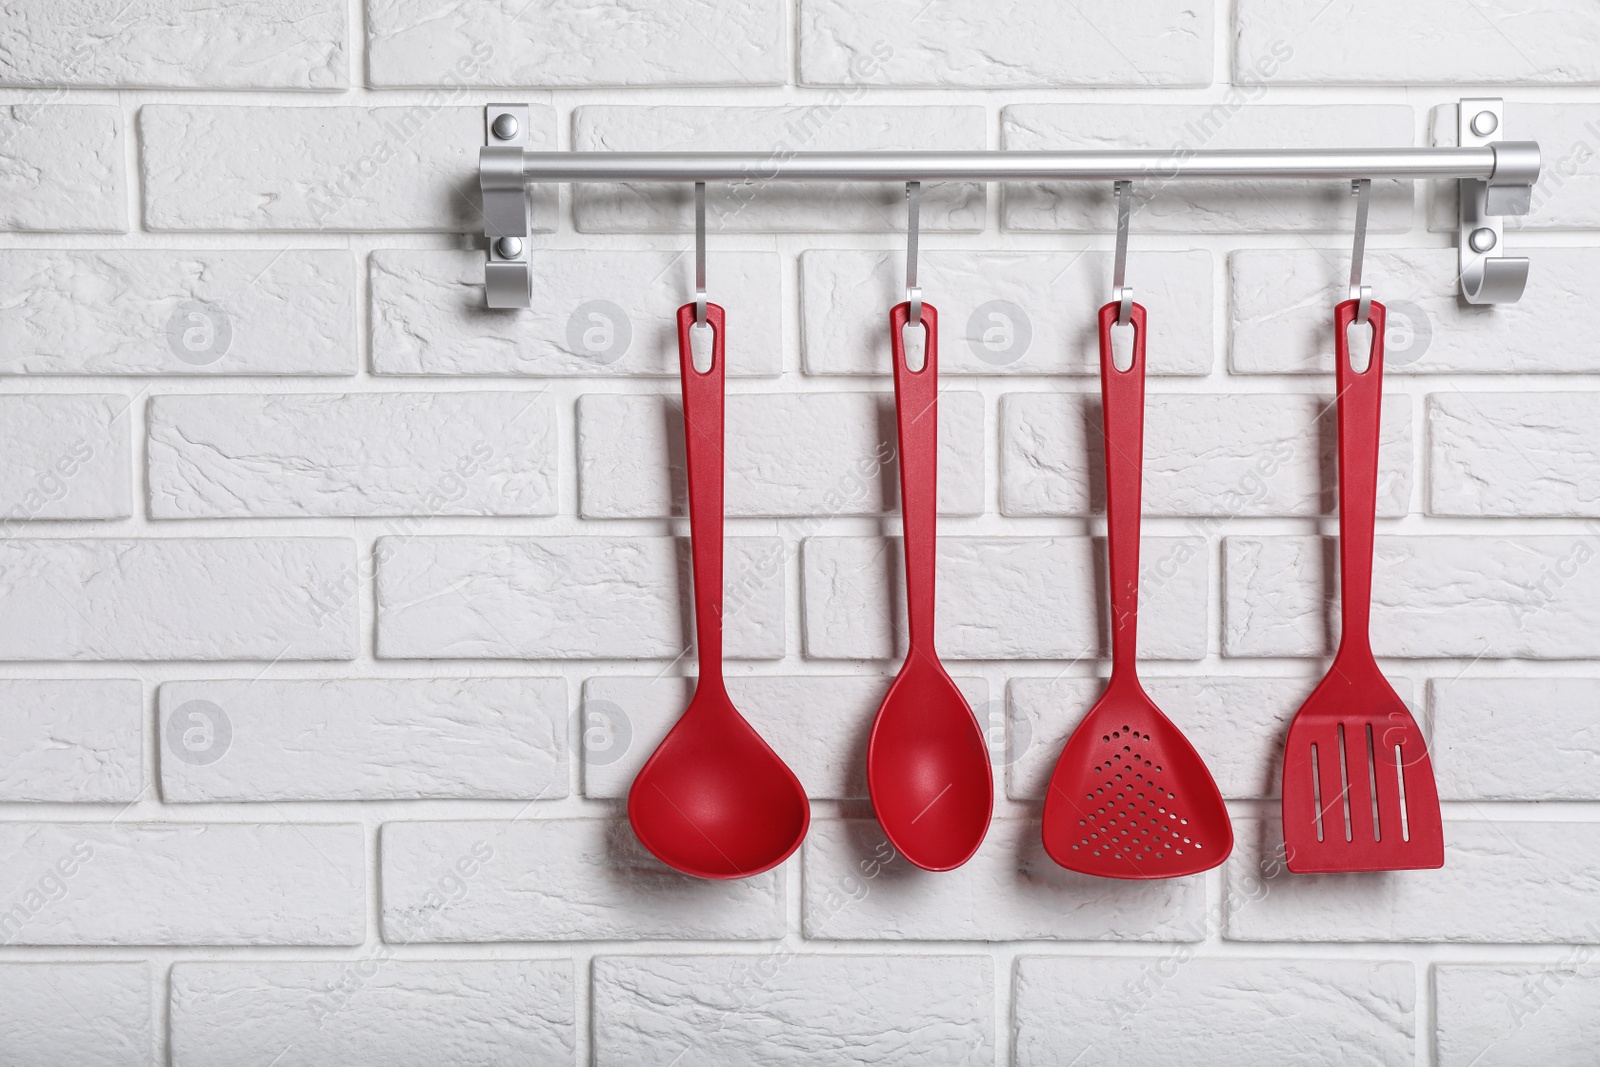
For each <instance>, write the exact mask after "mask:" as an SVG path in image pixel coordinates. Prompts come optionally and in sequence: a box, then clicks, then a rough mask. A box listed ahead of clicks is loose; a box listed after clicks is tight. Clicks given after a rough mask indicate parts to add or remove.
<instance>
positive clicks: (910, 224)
mask: <svg viewBox="0 0 1600 1067" xmlns="http://www.w3.org/2000/svg"><path fill="white" fill-rule="evenodd" d="M921 199H922V183H921V182H906V301H907V302H908V303H910V305H911V309H910V310H911V314H910V315H909V316H908V318H909V320H910V322H912V323H913V324H915V325H918V326H921V325H922V290H921V289H920V288H918V286H917V227H918V223H919V219H918V211H917V205H918V201H920V200H921Z"/></svg>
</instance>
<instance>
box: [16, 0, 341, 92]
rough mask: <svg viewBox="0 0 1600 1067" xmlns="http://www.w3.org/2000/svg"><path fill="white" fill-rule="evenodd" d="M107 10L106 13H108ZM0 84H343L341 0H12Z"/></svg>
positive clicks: (295, 86) (187, 86) (220, 86)
mask: <svg viewBox="0 0 1600 1067" xmlns="http://www.w3.org/2000/svg"><path fill="white" fill-rule="evenodd" d="M108 15H109V16H110V17H109V18H107V16H108ZM6 18H7V20H8V22H10V23H11V25H10V27H9V29H10V31H11V33H12V34H15V35H16V37H18V38H20V39H21V40H23V41H26V47H21V48H18V47H8V48H6V49H5V51H4V53H3V54H0V85H26V86H71V87H74V88H86V87H104V88H115V89H138V88H172V89H342V88H344V87H345V86H346V85H348V84H349V73H348V68H349V56H348V43H347V41H346V39H345V19H346V13H345V8H344V6H343V5H342V4H340V3H337V2H336V0H296V2H295V3H291V4H278V3H265V2H262V0H251V2H246V3H238V4H229V5H226V6H217V5H213V4H204V3H198V2H195V0H187V2H184V3H179V4H173V3H160V2H158V0H134V2H133V3H124V4H119V5H117V6H116V7H115V8H114V9H113V8H111V7H109V6H106V7H98V8H96V7H85V6H79V5H72V4H53V3H49V2H48V0H13V2H12V3H9V4H7V5H6Z"/></svg>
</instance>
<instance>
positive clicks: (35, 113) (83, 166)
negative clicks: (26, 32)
mask: <svg viewBox="0 0 1600 1067" xmlns="http://www.w3.org/2000/svg"><path fill="white" fill-rule="evenodd" d="M30 6H31V5H30ZM8 21H9V18H8ZM8 29H9V28H8ZM28 50H29V49H28V46H24V48H23V51H28ZM7 95H11V94H7ZM124 159H125V155H124V147H123V143H122V112H121V111H120V110H119V109H118V108H115V107H109V106H106V105H103V104H63V103H59V102H52V101H50V100H48V99H46V100H45V101H23V102H16V103H12V102H7V103H5V104H0V230H44V231H50V230H66V231H83V232H88V233H121V232H122V231H124V230H126V229H127V228H128V205H127V194H126V192H125V190H126V188H127V177H126V167H127V164H126V163H125V162H124ZM14 298H15V297H14V296H13V297H12V299H14ZM8 302H9V301H8Z"/></svg>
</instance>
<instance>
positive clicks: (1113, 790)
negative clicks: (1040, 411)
mask: <svg viewBox="0 0 1600 1067" xmlns="http://www.w3.org/2000/svg"><path fill="white" fill-rule="evenodd" d="M1121 306H1122V305H1121V303H1120V301H1112V302H1111V303H1109V304H1107V305H1106V306H1105V307H1103V308H1101V309H1100V397H1101V404H1102V408H1103V415H1102V422H1103V423H1104V426H1105V445H1106V532H1107V535H1108V540H1109V541H1110V545H1111V553H1110V554H1111V681H1110V682H1109V683H1108V684H1107V685H1106V691H1105V693H1104V695H1102V696H1101V697H1100V699H1099V700H1098V701H1097V702H1096V703H1095V705H1094V707H1092V708H1090V709H1089V714H1088V715H1086V716H1084V719H1083V721H1082V722H1081V723H1079V724H1078V728H1077V729H1076V730H1074V731H1073V732H1072V736H1071V737H1070V738H1068V739H1067V745H1066V748H1065V749H1063V750H1062V752H1061V758H1060V759H1059V760H1057V761H1056V769H1055V772H1054V773H1053V774H1052V775H1051V776H1050V789H1049V792H1047V793H1046V794H1045V801H1044V848H1045V851H1046V852H1048V853H1049V854H1050V858H1051V859H1053V860H1055V861H1056V862H1057V863H1059V864H1061V866H1063V867H1066V868H1067V869H1069V870H1074V871H1080V872H1082V873H1084V874H1096V875H1100V876H1101V877H1104V878H1176V877H1178V876H1179V875H1185V874H1198V873H1199V872H1201V871H1205V870H1210V869H1211V868H1212V867H1215V866H1217V865H1218V864H1219V863H1221V862H1222V861H1223V860H1224V859H1226V858H1227V857H1228V853H1229V852H1230V851H1231V850H1232V849H1233V826H1232V824H1231V823H1230V822H1229V821H1228V809H1227V807H1226V806H1225V805H1224V804H1223V802H1222V794H1221V793H1219V792H1218V791H1217V783H1216V782H1214V781H1213V780H1212V778H1211V772H1210V771H1208V770H1207V769H1206V765H1205V762H1204V761H1202V760H1201V759H1200V754H1199V753H1198V752H1196V751H1195V750H1194V746H1193V745H1191V744H1189V740H1188V738H1186V737H1184V736H1183V732H1182V731H1181V730H1179V729H1178V728H1177V726H1175V725H1174V724H1173V722H1172V720H1170V719H1168V718H1167V717H1166V716H1165V715H1163V714H1162V713H1161V709H1159V708H1157V707H1156V706H1155V703H1154V702H1153V701H1152V700H1151V699H1150V697H1149V696H1148V695H1147V694H1146V693H1145V691H1144V687H1143V686H1141V685H1140V684H1139V675H1138V665H1137V660H1138V627H1139V509H1140V491H1141V489H1142V486H1141V484H1140V483H1141V481H1142V479H1143V476H1144V470H1143V468H1144V335H1145V311H1144V308H1143V307H1142V306H1140V305H1139V304H1134V305H1132V308H1131V311H1130V315H1129V317H1130V319H1131V320H1132V323H1133V362H1132V364H1131V365H1130V366H1129V367H1128V369H1127V370H1125V371H1123V370H1118V369H1117V367H1116V363H1115V362H1114V361H1113V359H1112V354H1111V325H1112V323H1114V322H1115V321H1116V319H1117V312H1118V310H1119V309H1120V308H1121Z"/></svg>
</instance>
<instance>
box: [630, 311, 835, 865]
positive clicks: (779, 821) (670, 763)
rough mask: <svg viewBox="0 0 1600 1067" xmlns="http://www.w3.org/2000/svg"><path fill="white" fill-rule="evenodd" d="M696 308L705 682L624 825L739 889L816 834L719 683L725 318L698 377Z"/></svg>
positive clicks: (695, 421) (691, 372) (693, 459)
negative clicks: (809, 830) (808, 834)
mask: <svg viewBox="0 0 1600 1067" xmlns="http://www.w3.org/2000/svg"><path fill="white" fill-rule="evenodd" d="M694 317H695V306H694V305H693V304H685V305H684V306H683V307H681V308H679V309H678V363H679V366H680V369H681V371H682V376H683V439H684V455H685V459H686V462H687V465H688V468H689V541H690V544H691V546H692V552H693V555H694V623H695V640H696V645H697V653H698V655H699V658H700V678H699V681H698V682H697V683H696V684H695V690H694V696H693V697H692V698H691V699H690V701H689V708H688V710H687V711H685V712H684V713H683V717H682V718H680V719H679V720H678V723H677V725H676V726H674V727H673V728H672V732H671V733H669V734H667V736H666V738H665V739H664V740H663V741H662V742H661V744H660V745H659V746H658V747H657V748H656V750H655V753H654V754H653V755H652V756H651V757H650V759H649V761H648V762H647V763H646V764H645V765H644V767H643V768H642V769H641V770H640V771H639V774H638V777H636V778H634V780H633V788H632V789H630V790H629V791H628V821H629V822H631V823H632V824H633V832H634V833H635V834H637V835H638V837H639V840H640V841H641V842H643V844H644V847H645V848H647V849H649V850H650V851H651V852H652V853H654V854H655V855H656V857H657V858H659V859H660V860H661V861H662V862H664V863H666V864H668V865H670V866H673V867H676V868H677V869H678V870H680V871H683V872H684V873H686V874H693V875H698V876H699V877H701V878H744V877H747V876H749V875H752V874H760V873H761V872H762V871H766V870H771V869H772V868H773V867H776V866H777V865H778V864H780V863H782V862H783V861H784V860H786V859H788V858H789V857H790V855H792V854H793V853H794V850H795V849H797V848H799V847H800V842H801V841H802V840H803V839H804V838H805V836H806V828H807V827H808V826H809V825H810V824H811V807H810V805H809V804H808V803H807V801H806V793H805V790H804V789H803V788H801V786H800V781H799V779H797V778H796V777H795V776H794V772H793V771H791V770H790V769H789V768H788V766H787V765H786V764H785V763H784V762H783V760H781V759H779V758H778V754H777V753H776V752H774V751H772V749H771V748H770V747H768V745H767V743H766V742H765V741H763V740H762V739H761V735H760V734H758V733H756V732H755V730H754V729H752V728H751V726H750V724H749V723H748V722H746V721H745V719H744V716H742V715H740V714H739V712H738V709H736V708H735V707H734V706H733V701H732V700H730V699H729V698H728V691H727V689H726V688H725V687H724V686H723V683H722V476H723V470H722V466H723V459H722V442H723V378H724V370H725V367H724V364H723V320H724V315H723V310H722V308H720V307H718V306H717V305H716V304H707V305H706V322H707V323H708V324H709V325H710V328H711V330H712V333H713V341H712V348H711V369H710V370H708V371H706V372H704V373H702V372H700V371H697V370H696V369H695V366H694V355H693V353H692V351H691V349H690V346H689V329H690V327H692V326H693V325H694Z"/></svg>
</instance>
